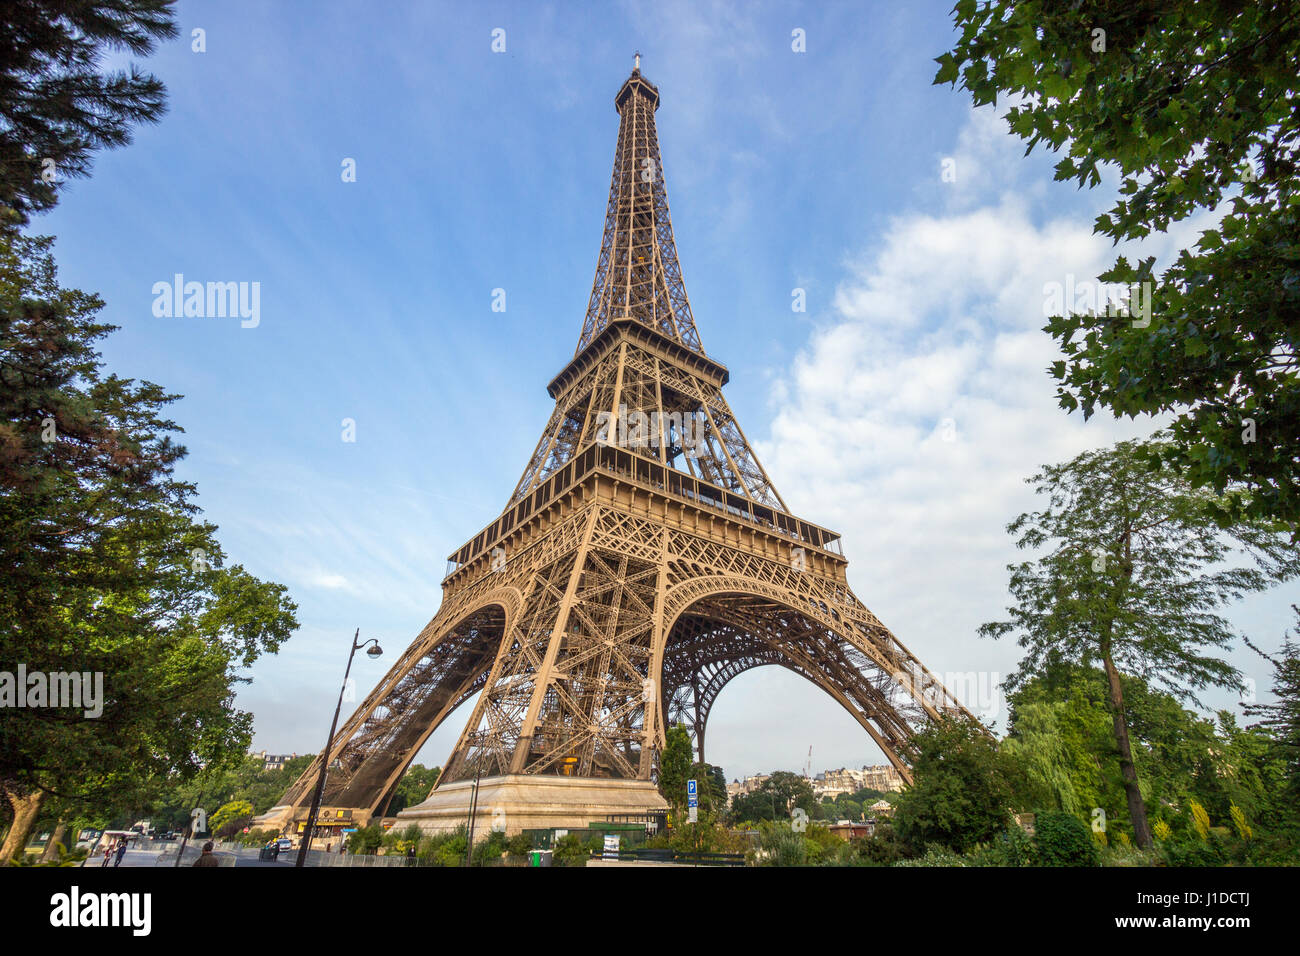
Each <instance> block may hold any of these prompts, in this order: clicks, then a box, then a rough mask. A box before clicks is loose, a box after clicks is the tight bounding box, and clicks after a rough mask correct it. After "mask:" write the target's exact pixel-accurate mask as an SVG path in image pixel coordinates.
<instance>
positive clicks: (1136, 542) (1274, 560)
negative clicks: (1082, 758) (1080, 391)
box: [980, 441, 1300, 846]
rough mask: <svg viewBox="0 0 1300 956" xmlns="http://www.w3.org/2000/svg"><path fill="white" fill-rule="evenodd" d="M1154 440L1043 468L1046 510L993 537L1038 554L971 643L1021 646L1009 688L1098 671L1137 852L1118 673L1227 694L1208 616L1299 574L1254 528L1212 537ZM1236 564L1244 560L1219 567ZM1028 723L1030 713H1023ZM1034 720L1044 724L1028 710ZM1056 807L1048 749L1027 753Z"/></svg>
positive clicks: (1222, 626) (1016, 573) (1134, 791)
mask: <svg viewBox="0 0 1300 956" xmlns="http://www.w3.org/2000/svg"><path fill="white" fill-rule="evenodd" d="M1161 447H1162V444H1161V442H1159V441H1156V442H1154V443H1149V444H1142V443H1137V442H1120V443H1118V444H1116V445H1114V446H1113V447H1111V448H1108V449H1102V450H1099V451H1092V452H1085V453H1084V454H1082V455H1079V456H1078V457H1076V458H1074V459H1072V460H1071V461H1069V462H1066V463H1065V464H1063V465H1055V466H1052V465H1049V466H1046V467H1045V468H1044V469H1043V470H1042V471H1041V472H1040V473H1039V474H1037V475H1034V476H1033V477H1032V478H1030V479H1029V481H1030V482H1032V483H1035V484H1036V485H1037V487H1036V489H1035V490H1036V491H1037V492H1038V494H1040V495H1042V496H1044V498H1046V504H1045V505H1044V506H1043V507H1042V508H1041V509H1040V510H1038V511H1033V512H1028V513H1026V514H1022V515H1020V516H1019V517H1018V518H1016V520H1015V521H1013V522H1011V524H1010V525H1008V526H1007V530H1008V531H1009V532H1010V533H1011V534H1013V535H1016V536H1017V537H1018V540H1017V542H1016V544H1017V547H1019V548H1027V549H1032V550H1034V551H1039V552H1045V553H1043V554H1042V555H1041V556H1040V557H1038V558H1037V559H1036V560H1034V561H1024V562H1022V563H1020V564H1017V565H1010V566H1009V568H1008V570H1010V571H1011V582H1010V590H1011V594H1012V597H1013V598H1014V600H1015V604H1014V605H1013V606H1012V607H1011V608H1009V609H1008V610H1009V613H1010V620H1007V621H1000V622H992V623H988V624H984V625H983V626H982V627H981V628H980V634H981V636H983V637H993V638H1000V637H1004V636H1007V635H1015V636H1016V637H1017V640H1018V643H1019V644H1020V646H1021V647H1022V648H1024V649H1025V652H1026V653H1025V655H1024V657H1023V658H1022V660H1021V662H1020V665H1019V669H1018V670H1017V671H1016V673H1014V674H1012V676H1011V677H1010V678H1008V681H1007V683H1008V685H1009V686H1010V687H1012V688H1015V687H1017V686H1021V685H1023V684H1024V683H1025V682H1026V681H1028V680H1030V679H1032V677H1033V676H1034V675H1036V674H1040V673H1044V672H1046V671H1047V670H1049V669H1051V668H1052V667H1055V666H1059V665H1060V664H1063V663H1075V664H1081V665H1083V666H1085V667H1092V666H1094V665H1100V666H1101V667H1102V668H1103V670H1104V672H1105V674H1106V679H1107V690H1108V693H1107V695H1106V698H1105V700H1106V706H1107V711H1108V713H1109V715H1110V717H1111V720H1112V725H1113V730H1114V735H1115V742H1116V748H1117V751H1118V754H1119V764H1120V772H1121V775H1122V777H1123V779H1124V785H1125V789H1126V797H1127V804H1128V810H1129V815H1130V818H1131V820H1132V823H1133V827H1134V831H1135V833H1136V835H1137V841H1138V844H1139V846H1149V845H1150V831H1149V828H1148V826H1147V822H1146V811H1145V808H1144V805H1143V802H1142V796H1141V793H1140V785H1139V782H1138V776H1137V772H1136V769H1135V764H1134V757H1133V755H1132V748H1131V744H1130V740H1129V734H1130V721H1129V720H1128V719H1127V717H1126V714H1125V705H1124V696H1123V680H1122V676H1123V675H1124V674H1145V675H1150V677H1151V679H1152V680H1154V681H1156V682H1158V683H1160V684H1161V685H1163V686H1164V687H1165V688H1167V689H1168V690H1169V691H1170V693H1172V694H1174V695H1175V696H1177V697H1179V698H1184V699H1192V700H1195V695H1194V693H1193V692H1194V691H1196V690H1201V689H1203V688H1206V687H1211V686H1217V687H1226V688H1232V689H1241V688H1242V687H1243V686H1244V685H1243V683H1242V680H1241V675H1240V673H1239V672H1238V671H1237V669H1236V668H1235V667H1233V666H1232V665H1230V664H1229V663H1227V662H1226V661H1225V660H1223V659H1222V657H1221V656H1220V655H1221V654H1222V653H1223V651H1225V650H1226V649H1227V648H1228V646H1229V644H1230V642H1231V641H1232V639H1233V638H1234V637H1235V636H1236V635H1235V633H1234V631H1233V630H1232V628H1231V627H1230V625H1229V624H1228V622H1227V621H1226V620H1224V618H1222V617H1221V616H1220V615H1219V614H1218V613H1216V612H1217V611H1218V610H1219V609H1220V608H1221V607H1222V606H1223V605H1224V604H1226V603H1227V602H1229V601H1232V600H1235V599H1238V598H1240V597H1241V596H1243V595H1245V594H1248V593H1251V592H1256V591H1261V590H1263V589H1265V588H1267V587H1268V586H1269V585H1271V584H1273V583H1274V582H1276V581H1278V580H1282V579H1285V578H1288V577H1292V576H1294V575H1295V574H1296V573H1297V570H1300V559H1298V557H1297V553H1296V551H1295V549H1294V548H1292V547H1291V546H1290V544H1289V541H1288V540H1287V537H1286V535H1285V534H1283V533H1281V532H1280V531H1278V530H1277V529H1276V528H1274V527H1273V526H1271V525H1268V524H1267V523H1265V522H1261V521H1251V520H1244V519H1243V520H1242V521H1240V522H1238V523H1236V524H1234V525H1232V526H1230V527H1228V528H1226V529H1221V528H1220V527H1219V526H1218V525H1217V524H1216V523H1215V522H1214V521H1213V520H1211V518H1210V517H1209V511H1208V509H1207V507H1206V500H1207V499H1208V498H1209V497H1211V496H1210V495H1209V493H1207V492H1204V491H1197V490H1195V489H1193V488H1191V487H1190V485H1189V484H1188V483H1187V482H1186V481H1184V480H1183V479H1182V478H1181V477H1180V476H1179V475H1178V474H1177V473H1176V472H1175V470H1174V469H1173V468H1172V467H1171V466H1170V465H1168V464H1166V463H1165V462H1164V461H1163V456H1162V455H1161V454H1160V451H1159V450H1160V448H1161ZM1238 553H1244V554H1246V555H1248V556H1249V557H1250V558H1252V559H1253V561H1252V563H1251V564H1250V565H1248V566H1239V565H1236V564H1234V563H1233V559H1234V558H1235V557H1236V556H1237V555H1238ZM1032 716H1035V715H1031V717H1032ZM1036 716H1037V717H1038V718H1040V719H1043V720H1046V719H1047V718H1048V717H1049V715H1048V714H1047V713H1046V712H1040V713H1039V714H1037V715H1036ZM1028 756H1030V757H1031V758H1032V760H1033V761H1034V762H1035V763H1036V766H1037V771H1038V775H1039V777H1040V779H1041V780H1042V781H1043V782H1044V784H1045V785H1046V786H1047V787H1048V789H1051V790H1054V794H1053V795H1054V797H1055V800H1056V802H1057V804H1058V805H1059V806H1061V807H1062V808H1063V809H1064V808H1065V807H1066V805H1067V804H1068V805H1077V800H1076V796H1075V795H1074V794H1071V793H1070V792H1068V791H1067V790H1064V789H1062V788H1061V787H1060V782H1061V779H1062V777H1061V774H1062V772H1063V768H1062V767H1061V766H1053V764H1054V763H1056V764H1059V762H1060V761H1061V760H1063V759H1064V755H1063V753H1061V752H1051V750H1050V747H1048V749H1047V750H1043V751H1041V752H1038V753H1033V754H1029V755H1028Z"/></svg>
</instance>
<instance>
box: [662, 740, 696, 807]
mask: <svg viewBox="0 0 1300 956" xmlns="http://www.w3.org/2000/svg"><path fill="white" fill-rule="evenodd" d="M665 737H666V738H667V739H666V741H665V743H664V749H663V752H662V753H661V754H660V755H659V792H660V794H662V795H663V798H664V799H665V800H667V801H668V806H669V807H670V808H671V809H672V810H673V812H674V815H675V816H681V809H682V808H683V807H685V806H686V781H687V780H688V779H690V772H691V735H690V733H689V732H688V731H687V730H686V727H685V726H684V725H682V724H678V725H677V726H676V727H669V728H668V733H667V734H666V735H665Z"/></svg>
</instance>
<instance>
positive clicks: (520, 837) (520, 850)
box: [506, 833, 533, 856]
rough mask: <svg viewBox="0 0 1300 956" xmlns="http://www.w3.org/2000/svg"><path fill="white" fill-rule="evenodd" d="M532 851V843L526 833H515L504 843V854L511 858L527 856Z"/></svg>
mask: <svg viewBox="0 0 1300 956" xmlns="http://www.w3.org/2000/svg"><path fill="white" fill-rule="evenodd" d="M532 849H533V841H532V840H531V839H530V838H529V836H528V834H526V833H516V834H515V835H514V836H512V837H511V838H510V839H509V840H507V841H506V852H507V853H509V854H510V855H511V856H527V855H528V853H529V851H531V850H532Z"/></svg>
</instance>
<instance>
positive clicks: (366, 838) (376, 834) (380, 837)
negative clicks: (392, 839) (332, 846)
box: [348, 823, 384, 854]
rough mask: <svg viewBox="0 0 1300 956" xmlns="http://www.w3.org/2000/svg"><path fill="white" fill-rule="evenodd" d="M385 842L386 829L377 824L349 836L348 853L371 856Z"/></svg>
mask: <svg viewBox="0 0 1300 956" xmlns="http://www.w3.org/2000/svg"><path fill="white" fill-rule="evenodd" d="M383 842H384V828H383V827H381V826H380V825H379V824H377V823H372V824H370V826H368V827H362V828H361V829H359V830H357V831H356V832H355V833H350V834H348V852H349V853H363V854H371V853H374V852H375V851H376V850H378V849H379V847H380V846H381V845H382V844H383Z"/></svg>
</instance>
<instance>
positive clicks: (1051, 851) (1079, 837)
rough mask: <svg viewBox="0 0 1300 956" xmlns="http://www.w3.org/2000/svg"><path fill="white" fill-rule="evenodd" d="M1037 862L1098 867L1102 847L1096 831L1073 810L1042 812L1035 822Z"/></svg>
mask: <svg viewBox="0 0 1300 956" xmlns="http://www.w3.org/2000/svg"><path fill="white" fill-rule="evenodd" d="M1034 851H1035V862H1036V863H1037V864H1038V865H1039V866H1096V865H1097V864H1098V863H1099V862H1101V850H1100V848H1099V847H1098V846H1097V841H1096V840H1094V839H1093V837H1092V833H1091V832H1090V831H1089V830H1088V826H1087V824H1085V823H1084V822H1083V821H1082V820H1080V819H1079V818H1078V817H1076V816H1074V814H1071V813H1061V812H1059V811H1050V812H1048V813H1040V814H1038V816H1037V818H1036V819H1035V821H1034Z"/></svg>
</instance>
